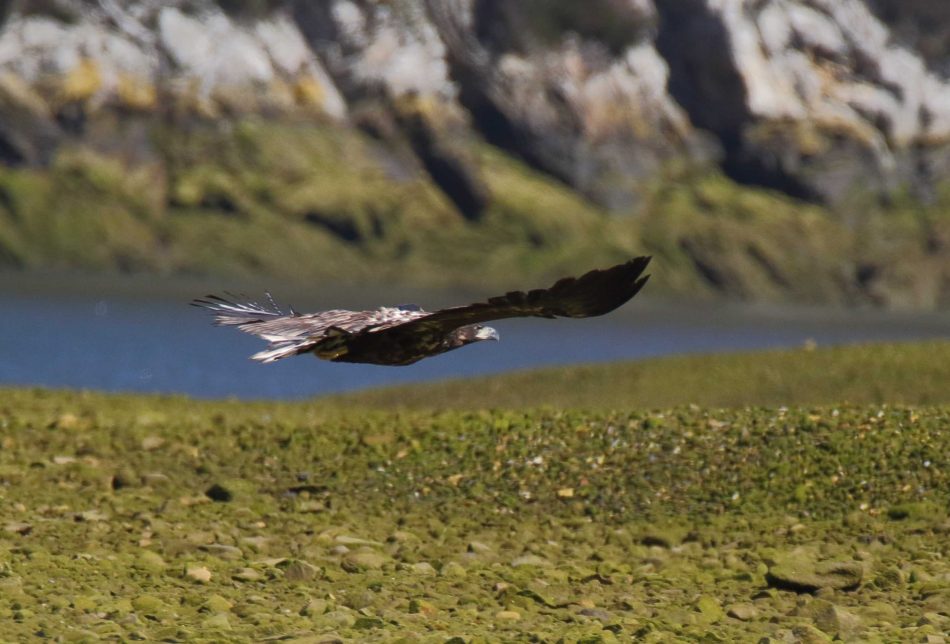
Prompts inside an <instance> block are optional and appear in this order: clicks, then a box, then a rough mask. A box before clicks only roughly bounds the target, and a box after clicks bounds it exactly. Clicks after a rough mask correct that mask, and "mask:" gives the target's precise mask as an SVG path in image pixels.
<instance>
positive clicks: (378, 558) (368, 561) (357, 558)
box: [342, 550, 388, 572]
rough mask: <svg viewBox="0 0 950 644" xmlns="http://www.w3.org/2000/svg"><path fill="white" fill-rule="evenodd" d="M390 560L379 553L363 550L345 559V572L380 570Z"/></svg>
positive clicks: (348, 555)
mask: <svg viewBox="0 0 950 644" xmlns="http://www.w3.org/2000/svg"><path fill="white" fill-rule="evenodd" d="M387 561H388V559H387V558H386V557H385V556H384V555H381V554H379V553H378V552H372V551H366V550H361V551H358V552H351V553H349V554H347V555H346V557H344V559H343V564H342V566H343V570H345V571H347V572H361V571H364V570H379V569H381V568H382V567H383V566H384V565H385V564H386V562H387Z"/></svg>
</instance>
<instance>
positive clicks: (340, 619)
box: [313, 608, 356, 628]
mask: <svg viewBox="0 0 950 644" xmlns="http://www.w3.org/2000/svg"><path fill="white" fill-rule="evenodd" d="M313 621H314V624H316V625H317V626H322V627H330V628H350V627H352V626H353V625H354V624H356V617H355V616H354V615H353V613H352V612H351V611H349V610H347V609H344V608H338V609H337V610H331V611H330V612H328V613H324V614H323V615H317V616H316V617H315V618H314V620H313Z"/></svg>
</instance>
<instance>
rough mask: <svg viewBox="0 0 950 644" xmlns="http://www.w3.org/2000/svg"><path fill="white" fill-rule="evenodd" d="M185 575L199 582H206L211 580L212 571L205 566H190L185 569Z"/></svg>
mask: <svg viewBox="0 0 950 644" xmlns="http://www.w3.org/2000/svg"><path fill="white" fill-rule="evenodd" d="M185 576H186V577H188V578H189V579H191V580H192V581H196V582H198V583H199V584H206V583H208V582H209V581H211V571H210V570H208V569H207V568H206V567H205V566H188V567H187V568H186V569H185Z"/></svg>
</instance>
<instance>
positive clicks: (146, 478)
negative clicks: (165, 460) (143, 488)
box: [142, 472, 171, 487]
mask: <svg viewBox="0 0 950 644" xmlns="http://www.w3.org/2000/svg"><path fill="white" fill-rule="evenodd" d="M142 483H144V484H145V485H148V486H151V487H159V486H162V485H167V484H168V483H171V478H170V477H169V476H168V475H167V474H165V473H163V472H146V473H145V474H143V475H142Z"/></svg>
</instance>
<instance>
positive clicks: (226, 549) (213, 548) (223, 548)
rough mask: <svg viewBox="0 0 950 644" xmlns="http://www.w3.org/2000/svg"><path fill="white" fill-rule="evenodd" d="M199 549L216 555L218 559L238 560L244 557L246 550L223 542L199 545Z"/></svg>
mask: <svg viewBox="0 0 950 644" xmlns="http://www.w3.org/2000/svg"><path fill="white" fill-rule="evenodd" d="M198 549H199V550H202V551H203V552H207V553H208V554H210V555H214V556H215V557H217V558H218V559H227V560H237V559H243V558H244V552H243V551H242V550H241V549H240V548H238V547H236V546H229V545H227V544H223V543H208V544H205V545H202V546H199V547H198Z"/></svg>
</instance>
